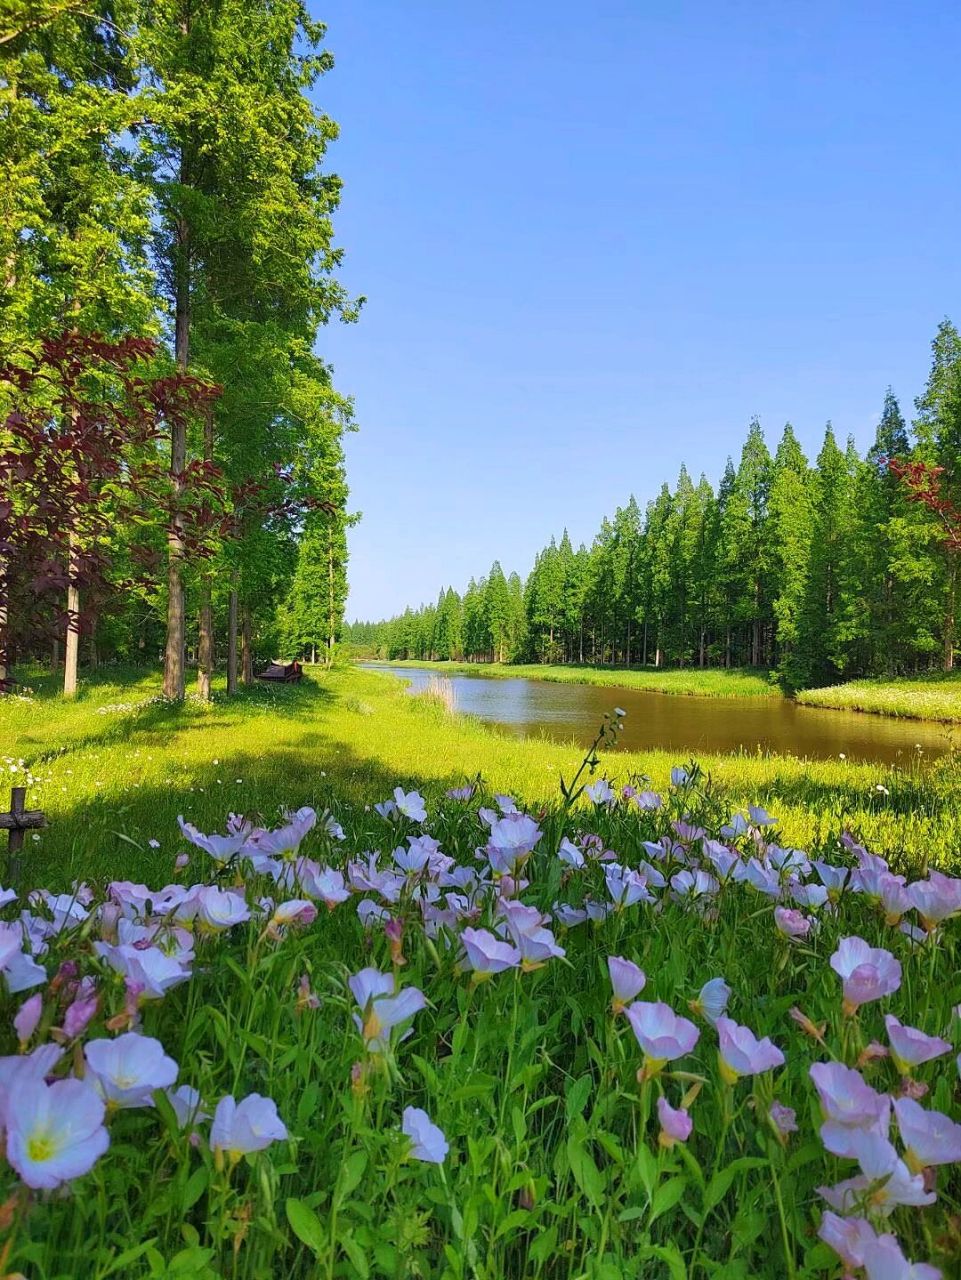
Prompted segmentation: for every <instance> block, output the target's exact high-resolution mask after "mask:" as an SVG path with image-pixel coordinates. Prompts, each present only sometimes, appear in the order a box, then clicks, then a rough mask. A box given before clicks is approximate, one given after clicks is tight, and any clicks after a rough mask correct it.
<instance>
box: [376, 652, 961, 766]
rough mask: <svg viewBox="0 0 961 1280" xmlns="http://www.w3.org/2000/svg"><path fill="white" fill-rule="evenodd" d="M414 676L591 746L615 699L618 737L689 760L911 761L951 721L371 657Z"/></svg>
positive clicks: (530, 729) (939, 749) (413, 680)
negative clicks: (700, 756)
mask: <svg viewBox="0 0 961 1280" xmlns="http://www.w3.org/2000/svg"><path fill="white" fill-rule="evenodd" d="M363 665H364V666H365V667H366V668H367V670H369V671H381V672H384V673H385V674H388V675H394V676H401V677H403V678H404V679H406V680H409V681H410V691H411V692H412V693H417V692H420V691H422V690H423V689H425V688H426V687H427V685H428V683H429V682H430V681H431V680H443V681H444V683H445V684H447V685H448V686H449V687H450V689H451V691H452V693H453V700H454V706H455V708H456V709H457V710H458V711H463V712H467V713H469V714H470V715H474V716H478V717H479V718H480V719H482V720H491V721H494V722H495V723H496V724H500V725H503V726H504V727H505V728H507V729H509V730H510V731H511V732H513V733H515V734H516V735H517V736H518V737H522V738H523V737H539V736H540V735H542V734H546V735H547V736H548V737H551V738H556V739H558V740H560V741H564V742H570V741H571V739H572V738H573V739H574V740H575V741H576V742H578V743H580V744H581V745H584V746H586V745H587V744H588V743H589V742H590V741H591V739H592V738H593V736H594V734H595V733H596V731H597V727H598V725H599V724H600V720H601V716H602V715H603V714H604V712H605V711H611V710H612V709H613V708H614V707H615V706H618V707H623V708H624V710H625V711H626V712H627V718H626V720H625V726H624V731H623V733H622V735H621V743H622V745H623V746H624V747H626V748H628V749H633V750H641V749H643V748H645V747H663V748H665V749H667V750H670V751H676V752H677V753H678V756H679V757H681V758H683V757H686V756H690V755H693V754H696V753H698V752H711V751H738V750H744V751H752V752H753V751H757V749H758V748H761V750H764V751H776V752H779V753H781V754H787V753H790V754H793V755H796V756H808V757H812V758H814V759H822V760H829V759H836V758H837V757H838V756H839V755H841V754H842V753H843V754H844V755H845V756H847V758H848V759H849V760H876V761H884V762H888V763H891V762H894V761H898V760H900V761H902V762H907V761H909V760H910V759H911V758H912V757H913V756H914V755H915V753H916V747H917V745H920V746H921V748H922V750H923V751H924V754H925V756H926V757H931V756H937V755H943V754H944V753H945V752H946V751H947V750H948V747H949V742H950V739H949V736H948V732H947V729H946V727H942V726H939V725H935V724H932V723H930V722H925V721H920V720H894V719H890V718H886V717H884V716H870V715H864V714H862V713H860V712H857V711H827V710H821V709H820V708H816V707H799V706H797V705H796V704H795V703H793V702H791V701H790V700H789V699H787V698H780V699H778V698H770V699H768V698H764V699H756V700H755V699H746V698H745V699H740V698H688V697H678V696H677V695H672V694H666V693H647V692H642V691H639V690H635V689H615V688H608V689H603V688H598V687H596V686H594V685H588V684H551V683H550V682H548V681H546V680H522V679H507V680H500V679H490V678H485V677H483V676H461V675H442V674H440V673H438V672H434V671H424V670H422V669H421V668H420V667H388V666H381V665H380V664H378V663H364V664H363Z"/></svg>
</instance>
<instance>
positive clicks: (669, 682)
mask: <svg viewBox="0 0 961 1280" xmlns="http://www.w3.org/2000/svg"><path fill="white" fill-rule="evenodd" d="M384 665H387V666H391V665H392V666H398V667H421V668H423V669H424V670H426V671H438V672H440V673H441V674H443V675H465V676H490V677H493V678H494V679H501V680H510V679H515V678H517V677H525V678H527V679H529V680H547V681H550V682H552V683H554V684H593V685H600V686H602V687H605V688H614V689H641V690H649V691H650V692H652V693H671V694H679V695H686V696H689V697H698V698H777V697H781V696H782V695H781V692H780V690H779V689H778V687H777V685H776V684H775V683H774V676H773V674H772V673H770V672H767V671H758V670H756V669H754V668H752V667H735V668H732V669H731V670H725V669H724V668H722V667H705V668H703V669H701V668H699V667H685V668H683V669H677V668H670V669H668V670H663V669H658V668H656V667H611V666H586V665H583V664H581V663H554V664H548V663H518V664H517V665H513V664H510V665H508V664H506V663H502V662H415V661H410V662H406V661H405V662H400V661H398V662H396V663H385V664H384Z"/></svg>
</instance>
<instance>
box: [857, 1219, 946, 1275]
mask: <svg viewBox="0 0 961 1280" xmlns="http://www.w3.org/2000/svg"><path fill="white" fill-rule="evenodd" d="M861 1265H862V1266H863V1267H864V1274H865V1276H866V1277H867V1280H940V1277H941V1272H940V1271H939V1270H938V1268H937V1267H932V1266H930V1265H929V1264H928V1263H927V1262H908V1260H907V1258H906V1257H905V1256H904V1254H903V1252H902V1250H901V1246H900V1245H899V1244H898V1242H897V1240H896V1238H895V1237H894V1236H893V1235H891V1234H890V1232H887V1231H886V1232H885V1233H884V1235H882V1236H876V1237H875V1238H874V1239H873V1240H868V1241H865V1244H864V1247H863V1249H862V1251H861Z"/></svg>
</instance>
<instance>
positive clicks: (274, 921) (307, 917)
mask: <svg viewBox="0 0 961 1280" xmlns="http://www.w3.org/2000/svg"><path fill="white" fill-rule="evenodd" d="M316 919H317V908H316V907H315V906H314V904H313V903H312V902H308V901H307V900H306V898H291V899H290V901H289V902H282V903H281V904H280V906H279V907H277V908H275V910H274V914H273V916H272V917H271V920H270V924H271V927H272V928H274V929H283V928H284V926H285V925H299V926H300V927H304V926H306V925H309V924H313V923H314V921H315V920H316Z"/></svg>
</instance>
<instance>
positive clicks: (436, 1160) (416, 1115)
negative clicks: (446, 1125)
mask: <svg viewBox="0 0 961 1280" xmlns="http://www.w3.org/2000/svg"><path fill="white" fill-rule="evenodd" d="M401 1127H402V1129H403V1131H404V1133H405V1134H406V1135H407V1137H408V1138H409V1139H410V1142H411V1147H410V1151H409V1153H408V1154H409V1155H410V1157H411V1158H412V1159H414V1160H423V1161H424V1163H425V1164H443V1163H444V1157H445V1156H446V1155H447V1152H448V1151H449V1150H450V1147H449V1146H448V1142H447V1139H446V1138H445V1137H444V1134H443V1131H442V1130H440V1129H438V1127H437V1125H436V1124H432V1123H431V1119H430V1117H429V1116H428V1114H427V1112H426V1111H422V1110H421V1109H420V1107H405V1108H404V1118H403V1122H402V1126H401Z"/></svg>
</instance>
